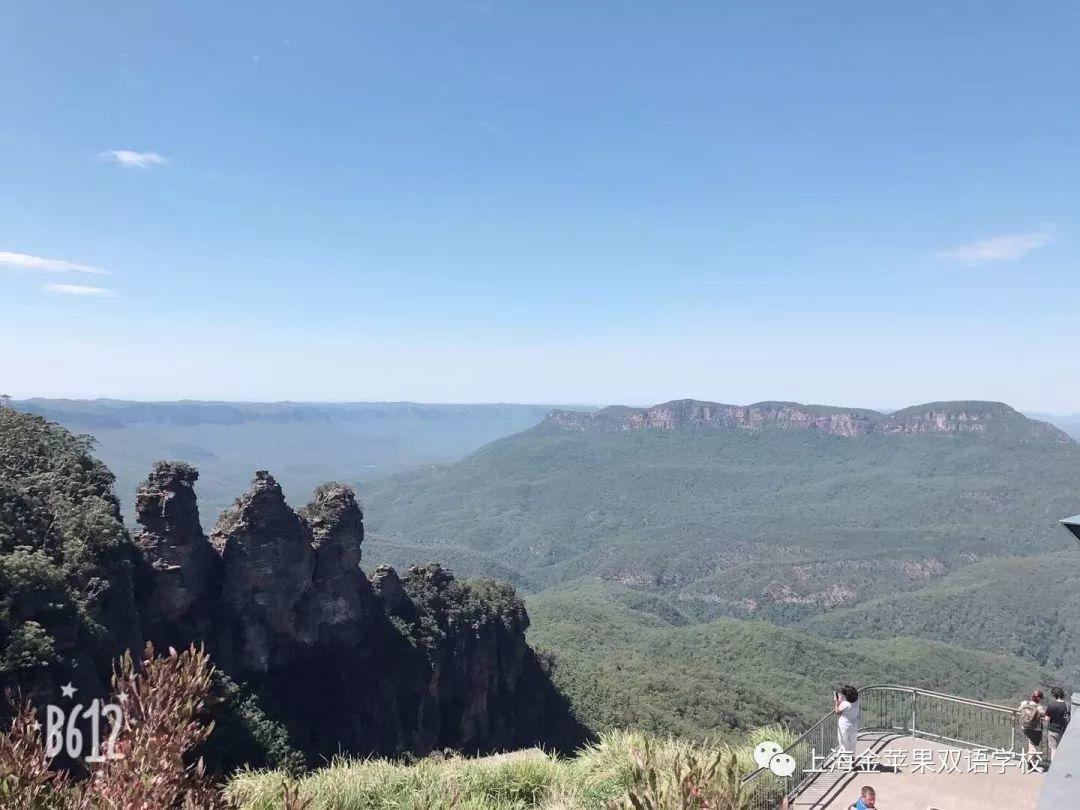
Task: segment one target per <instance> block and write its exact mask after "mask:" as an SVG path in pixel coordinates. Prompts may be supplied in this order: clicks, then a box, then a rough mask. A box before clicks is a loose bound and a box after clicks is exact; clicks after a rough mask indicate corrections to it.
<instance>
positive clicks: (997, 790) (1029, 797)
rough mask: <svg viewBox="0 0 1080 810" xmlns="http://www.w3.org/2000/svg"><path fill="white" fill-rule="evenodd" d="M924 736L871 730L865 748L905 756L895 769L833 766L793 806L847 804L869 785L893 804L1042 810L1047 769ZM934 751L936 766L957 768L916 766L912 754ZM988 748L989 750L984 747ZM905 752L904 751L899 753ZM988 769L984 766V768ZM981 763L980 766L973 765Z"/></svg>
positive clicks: (843, 809)
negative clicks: (1028, 767) (975, 755)
mask: <svg viewBox="0 0 1080 810" xmlns="http://www.w3.org/2000/svg"><path fill="white" fill-rule="evenodd" d="M978 750H980V749H971V748H960V747H957V746H950V745H946V744H944V743H939V742H934V741H932V740H925V739H920V738H918V737H899V736H896V735H894V734H885V733H868V734H863V735H860V737H859V753H860V754H861V753H863V752H865V751H871V752H874V753H875V754H877V755H878V756H879V758H880V760H881V761H882V762H887V761H890V760H893V759H895V760H896V761H900V760H904V761H906V763H907V765H906V766H905V767H903V768H899V767H898V768H897V769H896V770H893V769H891V768H889V767H888V766H880V767H879V768H877V769H875V770H872V771H850V772H839V771H832V772H828V773H823V774H819V775H818V776H817V777H816V778H814V779H812V780H810V782H809V783H808V784H807V785H806V786H805V787H804V788H802V789H801V790H800V792H799V793H798V795H796V796H795V797H794V798H793V799H791V800H790V801H789V802H788V807H789V808H790V809H791V810H795V809H796V808H799V810H847V809H848V808H849V807H850V806H851V805H852V804H854V802H855V801H856V800H857V799H858V798H859V791H860V789H861V788H862V786H863V785H870V786H872V787H873V788H874V790H875V791H877V796H878V804H880V805H881V807H883V808H887V810H928V808H940V810H987V809H988V808H1009V810H1037V808H1038V803H1039V796H1040V795H1041V794H1042V791H1043V787H1044V785H1045V782H1046V774H1044V773H1039V772H1032V771H1027V772H1025V771H1023V770H1021V769H1020V768H1019V767H1017V766H1016V765H1015V764H1014V763H1008V764H1007V765H1005V767H1001V766H1002V764H1004V763H999V762H995V761H994V758H993V757H987V758H986V759H985V760H983V759H981V758H977V759H976V762H975V763H972V762H971V754H972V752H973V751H978ZM922 752H929V759H930V760H931V761H932V762H933V763H934V766H935V767H940V766H941V764H942V763H945V764H946V765H947V766H951V765H955V766H956V770H955V772H953V771H947V772H936V771H932V770H931V769H930V768H927V769H926V770H916V769H914V767H913V765H912V760H913V759H914V758H915V757H916V756H921V755H922ZM984 753H986V752H985V750H984ZM898 755H902V756H898ZM984 766H985V767H986V771H985V772H982V770H981V769H982V768H983V767H984ZM973 767H974V768H978V769H979V772H974V771H973V770H972V768H973Z"/></svg>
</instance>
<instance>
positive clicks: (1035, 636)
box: [801, 548, 1080, 682]
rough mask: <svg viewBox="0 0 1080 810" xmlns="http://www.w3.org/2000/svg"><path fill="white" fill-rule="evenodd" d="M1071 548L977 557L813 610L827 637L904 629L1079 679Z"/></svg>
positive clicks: (1076, 581) (1079, 585)
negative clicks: (906, 586)
mask: <svg viewBox="0 0 1080 810" xmlns="http://www.w3.org/2000/svg"><path fill="white" fill-rule="evenodd" d="M1077 563H1078V552H1077V551H1076V549H1075V548H1068V549H1067V550H1066V551H1063V552H1059V553H1056V554H1045V555H1038V556H1034V557H1003V558H1000V559H993V560H986V561H984V562H980V563H976V564H975V565H972V566H970V567H968V568H965V569H963V570H960V571H957V572H956V573H954V574H950V575H948V576H946V577H944V578H942V579H941V580H938V581H935V582H933V583H930V584H928V585H926V586H925V587H922V588H916V589H914V590H911V591H906V592H904V593H898V594H889V595H885V596H881V597H878V598H875V599H870V600H868V601H866V602H864V603H862V604H859V605H853V606H851V607H845V608H840V609H837V610H834V611H831V612H829V613H826V614H823V615H819V616H815V617H813V618H810V619H808V620H807V621H805V622H804V623H803V624H802V625H801V626H802V627H803V628H805V629H807V630H809V631H811V632H813V633H816V634H819V635H823V636H828V637H832V638H859V637H869V638H886V639H887V638H893V637H895V636H896V635H898V634H908V635H913V636H919V637H921V638H928V639H936V640H938V641H942V642H946V643H949V644H955V645H960V646H963V647H968V648H971V649H976V650H985V651H991V652H997V653H1007V654H1010V655H1016V656H1021V657H1023V658H1026V659H1028V660H1031V661H1033V662H1035V663H1037V664H1041V665H1045V666H1047V667H1051V668H1053V669H1060V670H1062V671H1063V674H1064V675H1065V676H1066V677H1067V678H1068V679H1069V680H1071V681H1073V682H1076V681H1077V680H1080V565H1078V564H1077Z"/></svg>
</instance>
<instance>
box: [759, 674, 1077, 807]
mask: <svg viewBox="0 0 1080 810" xmlns="http://www.w3.org/2000/svg"><path fill="white" fill-rule="evenodd" d="M859 704H860V715H861V717H860V721H861V727H860V734H859V738H858V745H857V750H856V752H855V755H854V757H852V756H851V755H841V754H838V753H837V748H838V746H837V742H838V740H837V718H836V715H834V714H833V713H831V712H830V713H829V714H827V715H825V716H824V717H822V718H821V719H820V720H819V721H818V722H817V723H815V724H814V725H813V726H811V727H810V728H809V729H808V730H807V731H806V732H804V733H803V734H802V735H801V736H800V737H798V738H797V739H796V740H795V742H793V743H792V744H790V745H789V746H788V747H787V748H786V749H784V752H783V754H784V755H786V759H785V763H786V765H787V768H786V769H783V768H782V769H780V770H782V771H784V770H786V771H788V772H790V775H789V776H779V775H777V774H775V773H773V772H772V771H771V770H770V769H769V768H760V769H759V770H757V771H755V772H754V773H751V774H750V775H749V776H747V778H746V779H745V780H744V788H745V789H746V790H747V792H748V793H749V798H750V807H752V808H754V810H783V809H784V808H787V809H788V810H796V809H797V810H847V808H849V807H850V806H851V805H852V804H853V803H854V802H855V801H856V800H857V799H858V798H859V794H860V789H861V788H862V786H863V785H868V786H870V787H873V788H874V790H875V792H876V794H877V803H878V805H879V806H880V807H881V808H883V809H884V810H1051V809H1052V810H1060V808H1073V807H1075V808H1080V740H1078V739H1070V735H1069V734H1068V733H1066V735H1065V737H1064V739H1063V740H1062V743H1061V746H1060V748H1059V749H1058V753H1057V756H1056V762H1055V763H1054V766H1053V767H1051V768H1050V769H1049V771H1048V772H1044V771H1045V769H1046V767H1047V765H1048V763H1049V761H1050V757H1049V750H1048V748H1047V735H1046V734H1045V733H1044V734H1043V740H1042V744H1041V746H1040V748H1039V750H1038V752H1037V754H1036V755H1035V756H1032V755H1031V754H1029V753H1028V741H1027V738H1026V737H1025V736H1024V734H1023V730H1022V728H1021V723H1020V718H1019V712H1018V710H1017V709H1016V708H1013V707H1009V706H1002V705H999V704H994V703H987V702H984V701H978V700H971V699H968V698H963V697H958V696H956V695H946V694H942V693H940V692H931V691H927V690H923V689H917V688H914V687H908V686H897V685H882V686H867V687H865V688H863V689H861V690H860V697H859ZM1072 736H1073V737H1076V735H1075V734H1074V735H1072ZM774 761H775V757H774ZM792 765H793V767H792Z"/></svg>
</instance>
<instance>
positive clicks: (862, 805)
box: [849, 785, 877, 810]
mask: <svg viewBox="0 0 1080 810" xmlns="http://www.w3.org/2000/svg"><path fill="white" fill-rule="evenodd" d="M875 807H877V793H875V792H874V789H873V788H872V787H870V786H869V785H866V786H864V787H863V789H862V790H861V791H860V796H859V800H858V801H857V802H855V804H853V805H851V807H850V808H849V810H874V808H875Z"/></svg>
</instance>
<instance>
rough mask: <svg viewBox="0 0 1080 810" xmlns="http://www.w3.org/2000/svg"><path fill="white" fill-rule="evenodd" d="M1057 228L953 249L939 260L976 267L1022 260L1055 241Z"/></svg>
mask: <svg viewBox="0 0 1080 810" xmlns="http://www.w3.org/2000/svg"><path fill="white" fill-rule="evenodd" d="M1055 231H1056V228H1055V227H1054V226H1053V225H1051V224H1046V225H1043V226H1042V227H1040V228H1039V229H1038V230H1034V231H1031V232H1030V233H1014V234H1007V235H1005V236H995V237H992V238H990V239H982V240H980V241H978V242H971V243H970V244H967V245H960V246H959V247H955V248H951V249H950V250H945V251H942V252H941V253H939V254H938V258H939V259H944V260H946V261H950V262H954V263H956V264H961V265H965V266H967V267H974V266H976V265H980V264H992V263H994V262H1011V261H1015V260H1016V259H1022V258H1024V256H1026V255H1028V254H1029V253H1031V252H1032V251H1034V250H1038V249H1039V248H1042V247H1046V246H1047V245H1049V244H1050V243H1051V242H1053V241H1054V233H1055Z"/></svg>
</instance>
